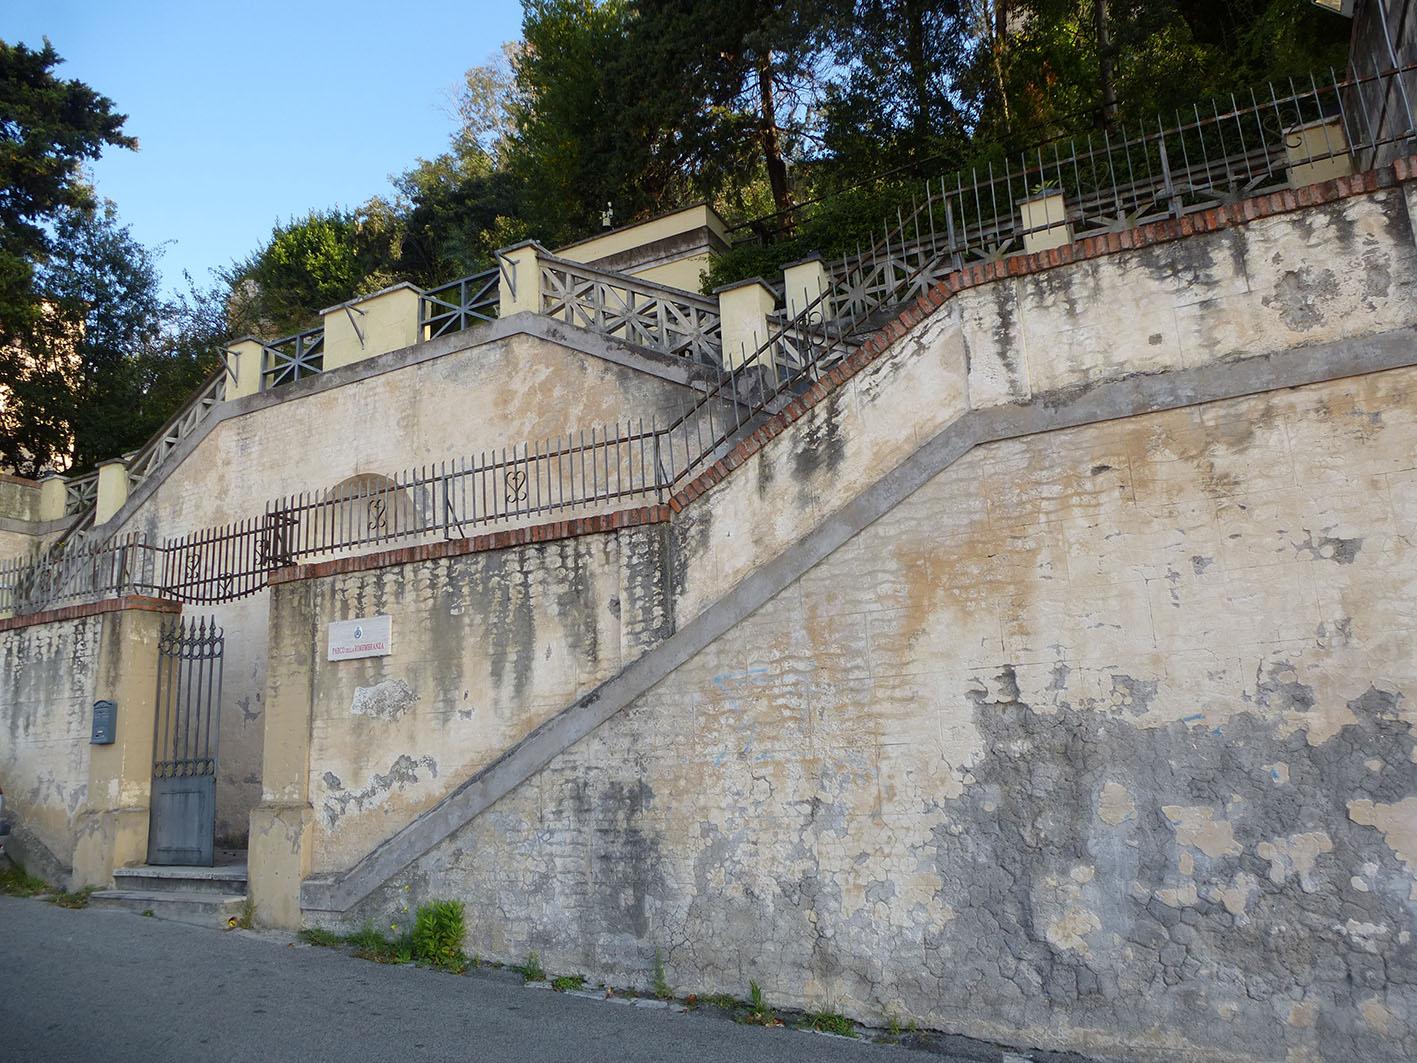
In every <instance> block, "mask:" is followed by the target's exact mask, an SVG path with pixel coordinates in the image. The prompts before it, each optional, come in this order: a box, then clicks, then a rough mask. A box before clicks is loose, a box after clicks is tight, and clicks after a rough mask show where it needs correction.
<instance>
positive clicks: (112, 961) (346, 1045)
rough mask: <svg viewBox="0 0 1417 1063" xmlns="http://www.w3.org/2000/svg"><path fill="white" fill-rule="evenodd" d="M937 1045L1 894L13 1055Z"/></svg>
mask: <svg viewBox="0 0 1417 1063" xmlns="http://www.w3.org/2000/svg"><path fill="white" fill-rule="evenodd" d="M941 1058H942V1057H940V1056H938V1055H933V1054H930V1055H927V1054H925V1053H923V1052H916V1051H912V1050H910V1049H907V1048H901V1047H896V1046H887V1045H872V1044H866V1043H862V1042H857V1041H850V1040H847V1039H844V1038H836V1037H826V1036H822V1035H820V1034H813V1033H807V1032H802V1031H795V1030H786V1029H762V1028H760V1027H750V1026H740V1025H738V1024H736V1023H733V1022H731V1021H728V1020H726V1019H724V1018H722V1017H715V1016H710V1015H706V1014H701V1013H692V1012H691V1013H684V1012H680V1011H675V1010H669V1009H664V1010H659V1009H652V1008H644V1007H632V1006H628V1005H624V1004H616V1003H611V1002H607V1001H604V1000H590V999H586V998H582V997H574V996H570V995H568V994H562V993H552V992H549V991H547V990H539V989H529V988H525V987H523V986H521V985H520V984H518V983H517V982H516V980H515V979H513V978H511V977H508V976H506V975H497V974H492V973H474V974H472V975H469V976H466V977H457V976H455V975H449V974H443V973H440V972H437V971H427V970H419V969H417V968H412V967H389V966H380V965H378V964H374V963H369V962H367V961H364V960H360V959H356V958H355V957H352V956H349V955H347V954H345V953H343V952H341V951H338V950H335V949H319V948H309V947H306V946H304V945H298V944H291V943H290V940H289V939H288V938H285V939H282V938H280V937H276V936H272V935H264V934H254V933H248V932H244V931H232V932H227V931H221V930H208V929H205V928H202V927H192V926H185V925H182V924H178V923H169V922H165V921H162V920H157V919H145V918H143V917H142V916H138V915H134V914H131V913H128V912H119V911H110V910H92V909H86V910H83V911H70V910H65V909H61V908H56V907H53V906H52V905H49V904H46V903H44V902H43V901H37V900H20V899H15V898H11V897H3V896H0V1059H3V1060H7V1061H8V1060H14V1061H15V1063H69V1061H73V1063H140V1061H141V1063H167V1061H181V1063H226V1061H238V1060H240V1061H244V1060H250V1061H252V1063H283V1061H286V1060H289V1061H291V1063H297V1061H298V1063H319V1061H322V1060H331V1061H335V1060H338V1061H340V1063H351V1061H361V1063H363V1061H369V1063H375V1061H383V1060H388V1061H391V1063H392V1061H398V1063H408V1061H412V1060H419V1061H421V1060H457V1061H459V1063H463V1061H469V1063H471V1061H475V1063H535V1061H543V1060H544V1061H565V1063H587V1061H596V1060H613V1061H614V1063H638V1061H646V1063H649V1061H654V1063H661V1061H665V1060H681V1059H683V1060H693V1061H694V1063H716V1061H720V1060H721V1061H724V1063H729V1061H732V1063H751V1061H759V1060H761V1061H765V1063H766V1061H772V1063H776V1061H789V1060H801V1061H804V1063H805V1061H811V1063H830V1061H836V1060H853V1061H855V1060H862V1061H873V1060H886V1061H892V1063H926V1061H938V1060H940V1059H941Z"/></svg>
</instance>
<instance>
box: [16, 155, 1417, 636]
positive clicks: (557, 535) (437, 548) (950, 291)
mask: <svg viewBox="0 0 1417 1063" xmlns="http://www.w3.org/2000/svg"><path fill="white" fill-rule="evenodd" d="M1412 180H1417V156H1412V157H1411V158H1403V159H1398V160H1397V161H1396V162H1394V163H1393V164H1392V165H1391V166H1382V167H1379V168H1377V169H1375V170H1368V171H1366V172H1365V173H1359V174H1353V175H1351V176H1349V177H1339V178H1337V179H1335V180H1332V181H1323V182H1320V183H1319V184H1314V185H1306V186H1305V187H1303V188H1297V189H1284V190H1282V191H1279V192H1270V193H1267V194H1265V195H1262V196H1254V197H1252V198H1250V199H1245V200H1241V201H1240V202H1238V203H1229V204H1225V205H1224V206H1219V207H1211V208H1210V209H1208V210H1203V211H1197V212H1196V213H1195V214H1189V215H1187V216H1186V217H1184V218H1180V219H1176V218H1167V219H1165V220H1163V221H1155V222H1148V223H1147V224H1145V225H1139V226H1137V227H1136V228H1135V229H1128V230H1126V231H1125V232H1120V233H1105V234H1103V235H1100V236H1089V237H1086V238H1084V239H1082V240H1078V241H1077V242H1075V243H1072V244H1067V245H1065V246H1063V247H1056V248H1053V249H1052V250H1049V251H1042V252H1038V253H1036V254H1025V255H1013V256H1011V257H1009V258H1006V259H1003V260H1002V261H999V262H979V263H973V264H971V265H968V266H966V267H964V268H963V269H960V270H956V271H955V272H954V273H951V274H949V275H948V276H946V277H945V278H944V279H942V280H941V281H940V282H939V283H938V284H936V285H935V286H934V287H933V288H931V289H930V290H929V291H928V292H926V293H925V294H924V295H922V296H920V297H919V298H918V299H916V300H915V301H914V302H912V303H909V304H907V306H906V307H905V309H903V310H902V311H900V313H899V314H897V315H896V316H895V318H894V319H892V320H891V321H889V322H887V323H886V324H885V325H884V326H882V327H881V328H880V329H878V330H877V331H876V332H874V333H872V334H871V335H870V336H869V337H867V339H866V341H865V342H864V343H863V344H862V345H861V346H860V347H859V348H857V350H856V351H855V352H854V353H853V354H852V355H851V356H850V357H848V358H844V359H842V360H841V361H840V362H838V363H837V364H836V365H835V366H834V367H832V369H831V371H830V372H828V373H827V374H826V375H825V376H824V377H823V378H822V380H821V381H820V382H818V383H815V384H813V385H812V386H811V387H810V388H808V389H807V390H806V391H805V392H803V393H802V394H801V395H799V396H797V398H795V399H793V400H792V401H791V402H789V403H788V404H787V406H786V407H785V408H784V409H783V411H782V412H781V413H779V414H777V415H776V416H774V417H772V418H771V419H769V420H768V421H767V422H766V423H764V424H763V426H762V427H761V428H759V429H758V430H757V431H755V432H754V433H753V434H752V435H751V436H749V437H748V438H747V439H745V440H743V441H742V442H741V443H739V444H738V445H737V446H736V447H734V448H733V450H731V451H730V452H729V453H728V454H727V455H726V456H724V457H723V458H720V459H719V460H718V461H716V462H714V463H713V464H712V465H710V466H708V467H707V468H706V469H704V471H703V472H701V473H700V474H699V475H698V476H697V477H695V478H694V479H693V480H691V481H689V483H688V484H686V485H685V486H684V487H682V488H681V489H680V490H679V491H678V492H677V493H676V494H675V495H674V496H673V497H671V498H670V499H669V502H668V504H667V505H662V506H646V507H642V508H639V509H628V510H621V511H619V512H617V513H606V514H601V515H598V516H594V517H576V518H573V519H571V520H563V521H556V522H554V523H552V524H540V525H536V526H534V527H530V528H515V529H512V530H510V531H502V532H492V533H490V534H488V535H478V536H475V537H473V538H471V539H459V540H453V541H449V542H439V543H430V544H427V545H424V546H405V547H400V548H398V549H394V550H384V551H381V552H379V553H377V554H365V555H363V556H360V557H346V558H340V559H338V560H336V561H321V562H317V563H315V564H312V565H294V566H290V567H287V568H282V569H278V570H276V571H275V572H272V573H271V575H270V577H269V583H270V585H271V586H276V585H278V584H282V583H295V582H299V581H301V580H307V579H318V578H319V577H321V576H331V575H335V574H338V573H346V572H367V571H369V570H371V569H378V568H385V567H388V566H390V565H404V564H408V563H410V562H414V561H428V560H432V559H434V558H441V557H459V556H462V555H465V554H475V553H482V552H484V551H488V550H504V549H506V548H508V547H513V546H525V545H527V544H528V543H536V542H550V541H552V540H555V539H569V538H574V537H576V536H580V535H594V534H597V533H600V532H607V531H614V530H615V529H617V528H629V527H635V526H637V525H644V524H662V523H667V522H668V521H669V520H671V519H672V517H673V514H675V513H679V512H681V511H682V510H683V509H684V507H685V506H687V505H688V504H689V503H690V502H693V501H694V500H695V499H696V498H699V497H701V496H702V495H704V494H706V493H707V492H708V491H709V489H710V488H712V487H714V486H715V485H717V484H719V483H721V482H722V481H723V480H724V479H725V478H727V476H728V474H729V473H731V472H732V471H733V470H734V469H736V468H738V467H739V466H740V465H742V464H743V463H744V462H745V461H747V460H748V458H750V457H751V456H752V455H754V454H756V453H757V452H758V451H760V450H762V449H763V447H764V446H766V445H767V443H768V441H769V440H771V439H772V438H774V437H775V436H778V435H780V434H781V433H782V432H783V431H784V430H785V429H786V428H787V427H788V426H789V425H791V424H792V423H793V422H794V421H797V420H799V419H800V418H801V417H803V416H805V415H806V414H807V412H808V411H809V410H811V409H812V407H814V406H816V405H817V404H818V403H819V402H822V401H823V400H824V399H826V398H827V397H828V396H829V395H831V394H832V393H833V392H834V391H836V390H838V389H839V388H841V387H842V386H843V385H845V384H846V382H847V381H848V380H850V379H851V378H852V377H854V376H855V375H856V374H857V373H859V372H861V370H863V369H865V368H866V367H867V366H868V365H870V364H871V363H872V362H874V361H876V359H878V358H879V357H881V355H883V354H885V352H886V351H887V350H889V349H890V348H891V347H892V346H893V345H894V344H895V342H896V341H897V340H899V339H900V338H901V337H903V336H905V335H906V333H907V332H909V331H910V330H911V329H913V328H914V327H915V326H916V325H918V324H920V322H922V321H924V320H925V319H926V318H928V317H929V316H930V315H931V314H933V313H934V312H935V311H936V310H938V309H939V308H940V307H942V306H944V305H945V303H946V301H948V300H949V299H952V298H954V296H955V295H957V294H958V293H959V292H962V291H965V290H967V289H969V288H978V287H980V286H982V285H985V284H992V283H994V282H995V281H999V280H1006V279H1009V278H1012V277H1027V276H1030V275H1032V274H1036V273H1043V272H1045V271H1047V270H1050V269H1058V268H1060V267H1062V266H1068V265H1072V264H1074V263H1077V262H1086V261H1088V260H1089V259H1095V258H1103V257H1106V256H1110V255H1116V254H1120V253H1122V252H1123V251H1131V250H1135V249H1137V248H1141V247H1150V246H1152V245H1154V244H1164V243H1171V242H1173V241H1175V240H1184V239H1186V238H1187V237H1190V236H1197V235H1200V234H1202V233H1210V232H1219V231H1220V230H1222V229H1230V228H1236V227H1239V226H1244V225H1248V224H1249V223H1250V222H1252V221H1257V220H1259V219H1261V218H1271V217H1275V216H1277V215H1281V214H1289V213H1292V212H1294V211H1298V210H1306V209H1308V208H1310V207H1316V206H1320V205H1322V204H1325V203H1336V202H1338V201H1339V200H1343V199H1349V198H1351V197H1354V196H1361V195H1368V194H1370V193H1372V192H1376V191H1377V190H1378V189H1380V188H1392V187H1394V186H1395V185H1397V184H1400V183H1403V182H1406V181H1412ZM0 630H2V629H0Z"/></svg>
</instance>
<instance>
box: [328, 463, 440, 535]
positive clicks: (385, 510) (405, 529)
mask: <svg viewBox="0 0 1417 1063" xmlns="http://www.w3.org/2000/svg"><path fill="white" fill-rule="evenodd" d="M412 490H413V489H412V488H407V487H400V486H399V485H398V483H397V482H396V481H394V480H391V479H390V478H389V477H387V476H383V475H381V474H380V473H376V472H361V473H355V474H354V475H353V476H349V477H346V478H345V479H343V480H341V481H340V482H339V483H337V484H335V485H334V486H333V487H331V488H330V489H329V490H327V491H326V492H325V493H324V497H323V498H322V499H321V500H320V506H319V508H320V510H321V511H322V512H321V514H320V519H321V520H322V521H324V522H325V523H326V526H327V528H328V531H327V533H326V534H325V535H324V536H322V538H323V539H324V541H325V542H326V543H328V544H329V545H330V546H331V547H333V548H335V549H339V548H341V547H347V546H357V545H359V544H361V543H377V542H385V541H388V540H391V539H396V538H401V537H402V536H405V535H416V534H418V533H419V532H420V531H422V530H423V529H424V528H425V527H426V525H427V521H426V520H424V519H423V515H422V513H421V509H422V508H423V507H420V506H419V505H418V500H417V499H415V498H414V497H413V496H412V495H411V494H410V492H411V491H412Z"/></svg>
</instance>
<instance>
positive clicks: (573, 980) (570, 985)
mask: <svg viewBox="0 0 1417 1063" xmlns="http://www.w3.org/2000/svg"><path fill="white" fill-rule="evenodd" d="M584 986H585V978H583V977H582V976H581V975H578V974H563V975H561V977H560V978H553V979H552V980H551V988H552V989H554V990H556V992H558V993H564V992H565V991H566V990H568V989H581V988H583V987H584Z"/></svg>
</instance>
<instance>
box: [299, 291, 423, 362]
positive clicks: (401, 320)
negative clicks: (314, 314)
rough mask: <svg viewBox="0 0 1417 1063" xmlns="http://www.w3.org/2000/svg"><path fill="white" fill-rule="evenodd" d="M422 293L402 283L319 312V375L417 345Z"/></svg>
mask: <svg viewBox="0 0 1417 1063" xmlns="http://www.w3.org/2000/svg"><path fill="white" fill-rule="evenodd" d="M422 297H423V292H422V291H420V290H419V289H418V288H415V287H414V286H413V285H412V284H409V283H407V282H404V283H402V284H395V285H394V286H393V287H391V288H385V289H383V290H382V291H378V292H375V293H374V294H373V295H363V296H360V297H359V298H358V299H350V300H349V301H348V302H343V303H340V304H339V305H338V306H332V307H329V308H328V309H326V310H321V311H320V315H321V317H322V318H323V319H324V323H325V346H324V360H323V362H322V363H321V365H322V371H323V372H326V373H328V372H329V371H330V370H331V369H337V368H339V367H340V366H342V365H349V364H350V363H351V362H358V361H361V360H363V359H365V358H373V357H374V356H375V355H376V354H386V353H388V352H389V351H397V350H400V349H402V348H404V347H411V346H413V345H414V344H415V343H417V342H418V341H419V339H420V338H421V337H420V336H419V331H420V329H419V320H418V307H419V303H420V301H421V300H422Z"/></svg>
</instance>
